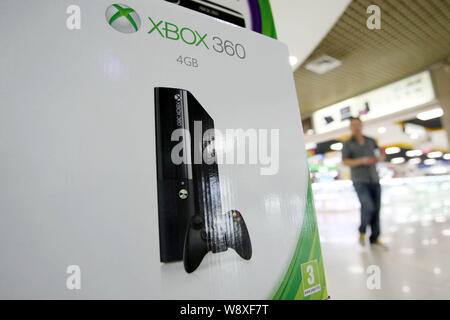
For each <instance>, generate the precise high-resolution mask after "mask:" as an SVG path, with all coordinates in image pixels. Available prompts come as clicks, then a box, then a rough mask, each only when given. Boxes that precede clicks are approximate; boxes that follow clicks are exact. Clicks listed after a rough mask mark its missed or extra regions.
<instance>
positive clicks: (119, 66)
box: [0, 0, 327, 299]
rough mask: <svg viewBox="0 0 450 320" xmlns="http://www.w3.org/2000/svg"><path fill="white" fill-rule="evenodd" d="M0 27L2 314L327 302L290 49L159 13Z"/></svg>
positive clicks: (106, 11)
mask: <svg viewBox="0 0 450 320" xmlns="http://www.w3.org/2000/svg"><path fill="white" fill-rule="evenodd" d="M0 12H4V13H8V14H4V15H3V16H2V19H1V20H0V30H1V31H0V32H1V38H2V50H1V52H0V70H1V72H0V98H1V101H0V159H1V160H0V161H1V165H0V215H1V223H0V257H1V258H0V298H2V299H20V298H26V299H28V298H31V299H35V298H36V299H323V298H326V297H327V290H326V283H325V276H324V270H323V261H322V256H321V251H320V241H319V235H318V230H317V225H316V219H315V212H314V206H313V201H312V195H311V188H310V182H309V174H308V168H307V163H306V152H305V147H304V142H303V135H302V128H301V121H300V111H299V107H298V103H297V97H296V90H295V86H294V81H293V75H292V70H291V67H290V65H289V60H288V51H287V48H286V46H285V45H284V44H282V43H280V42H279V41H277V40H274V39H272V38H269V37H266V36H263V35H261V34H258V33H256V32H252V31H251V30H247V29H245V28H241V27H238V26H235V25H232V24H230V23H226V22H223V21H220V20H217V19H215V18H212V17H209V16H208V15H204V14H201V13H198V12H195V11H192V10H186V8H183V7H180V6H177V5H174V4H172V3H169V2H167V1H162V0H161V1H138V0H127V1H126V2H124V3H112V2H110V1H107V0H96V1H88V0H70V1H67V0H58V1H56V0H41V1H32V0H20V1H18V0H2V1H1V2H0Z"/></svg>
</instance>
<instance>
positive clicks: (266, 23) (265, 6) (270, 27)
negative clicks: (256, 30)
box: [258, 0, 277, 39]
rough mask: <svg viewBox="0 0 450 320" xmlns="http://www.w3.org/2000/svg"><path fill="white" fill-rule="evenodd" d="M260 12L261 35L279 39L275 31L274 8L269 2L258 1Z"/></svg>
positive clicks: (264, 0) (267, 0) (265, 0)
mask: <svg viewBox="0 0 450 320" xmlns="http://www.w3.org/2000/svg"><path fill="white" fill-rule="evenodd" d="M258 4H259V10H260V12H261V24H262V30H261V33H262V34H264V35H266V36H269V37H272V38H274V39H277V31H276V29H275V23H274V21H273V15H272V8H271V7H270V2H269V0H258Z"/></svg>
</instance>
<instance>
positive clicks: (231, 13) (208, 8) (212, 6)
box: [166, 0, 245, 28]
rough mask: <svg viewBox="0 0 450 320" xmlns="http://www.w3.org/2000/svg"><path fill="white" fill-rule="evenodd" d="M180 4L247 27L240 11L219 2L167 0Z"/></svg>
mask: <svg viewBox="0 0 450 320" xmlns="http://www.w3.org/2000/svg"><path fill="white" fill-rule="evenodd" d="M166 1H168V2H172V3H175V4H178V5H180V6H182V7H185V8H188V9H191V10H194V11H197V12H200V13H203V14H206V15H208V16H211V17H213V18H217V19H220V20H223V21H226V22H229V23H232V24H235V25H237V26H240V27H243V28H245V19H244V17H243V16H242V14H241V13H240V12H237V11H236V10H233V9H231V8H227V7H224V6H222V5H220V4H218V3H213V2H211V1H208V0H200V1H199V0H197V1H193V0H166Z"/></svg>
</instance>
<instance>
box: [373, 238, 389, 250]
mask: <svg viewBox="0 0 450 320" xmlns="http://www.w3.org/2000/svg"><path fill="white" fill-rule="evenodd" d="M370 245H371V246H372V247H375V248H381V249H385V250H388V249H389V247H388V246H387V245H385V244H384V243H383V242H381V241H380V239H377V240H375V241H373V242H370Z"/></svg>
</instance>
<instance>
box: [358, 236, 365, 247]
mask: <svg viewBox="0 0 450 320" xmlns="http://www.w3.org/2000/svg"><path fill="white" fill-rule="evenodd" d="M359 244H360V245H361V246H363V247H364V246H365V245H366V234H365V233H361V234H360V236H359Z"/></svg>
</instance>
